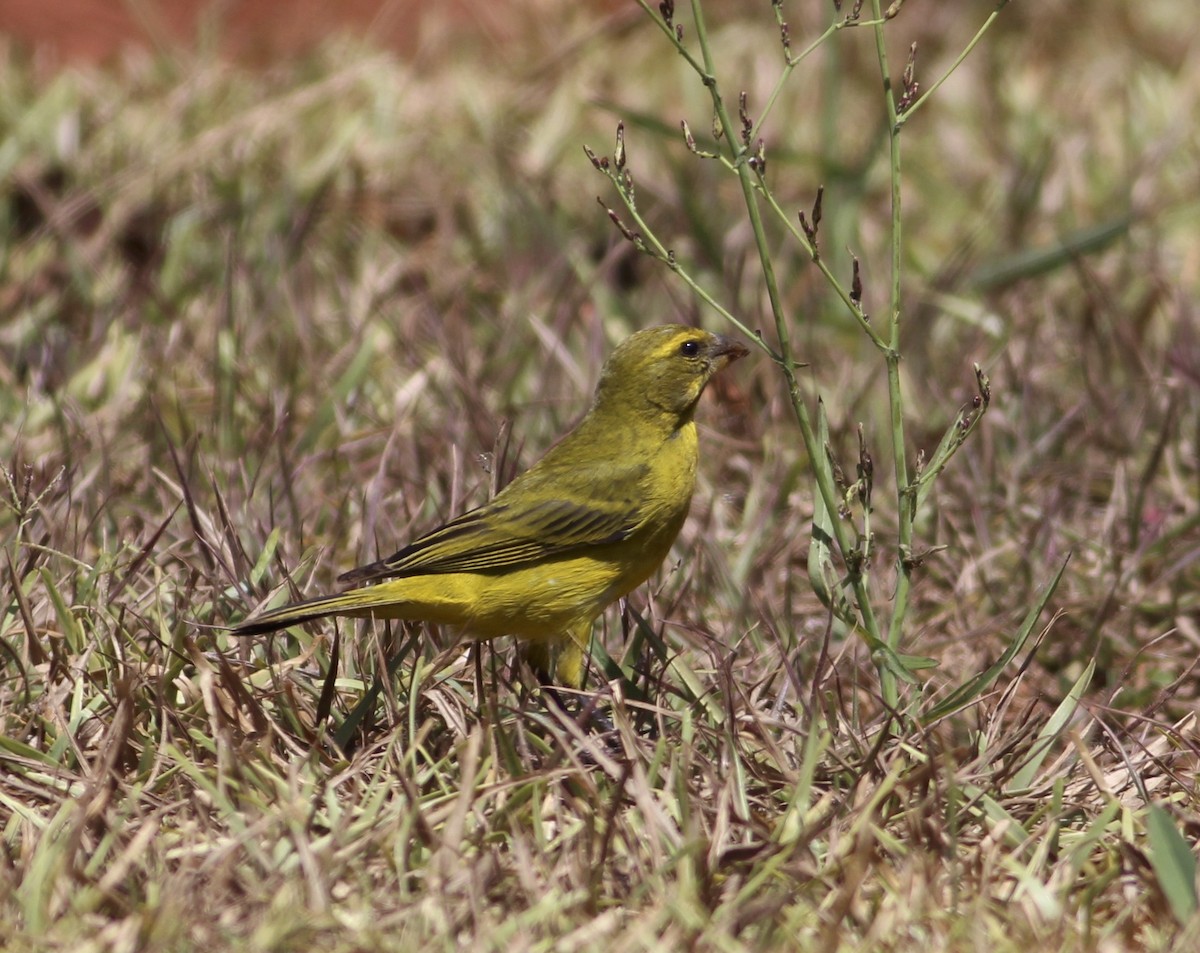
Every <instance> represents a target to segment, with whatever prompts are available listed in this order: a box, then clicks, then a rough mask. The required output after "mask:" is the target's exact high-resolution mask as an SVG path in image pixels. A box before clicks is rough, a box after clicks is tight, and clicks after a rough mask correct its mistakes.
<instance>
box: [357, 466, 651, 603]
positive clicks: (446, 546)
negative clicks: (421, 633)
mask: <svg viewBox="0 0 1200 953" xmlns="http://www.w3.org/2000/svg"><path fill="white" fill-rule="evenodd" d="M646 469H647V468H646V467H644V466H631V467H628V468H622V472H620V473H618V474H613V473H611V472H610V473H607V474H605V480H604V482H602V483H599V484H597V483H594V482H592V481H589V480H586V479H577V480H570V481H566V482H567V483H568V485H567V486H566V487H564V486H562V483H563V482H564V481H561V480H559V481H558V484H559V487H558V488H559V489H560V490H566V493H564V494H562V495H559V496H556V497H554V498H551V499H539V498H537V497H538V494H537V493H511V492H509V491H511V490H514V489H516V488H517V482H514V483H513V484H512V485H511V486H510V487H509V488H508V489H507V490H506V491H505V492H503V493H501V494H500V495H499V496H497V497H496V498H495V499H494V500H492V501H491V502H490V503H485V504H484V505H483V506H480V507H478V508H476V509H473V510H469V511H468V512H466V513H463V514H462V515H461V516H459V517H456V518H455V519H453V520H451V521H450V522H449V523H446V524H445V525H443V526H441V527H439V528H438V529H435V530H433V531H432V532H431V533H428V534H427V535H425V536H422V537H421V538H420V539H417V540H414V541H413V542H412V543H410V544H409V545H408V546H405V547H404V548H403V549H401V550H398V551H397V552H395V553H393V554H392V555H391V556H389V557H388V558H387V559H382V560H380V561H378V562H375V563H371V564H370V565H367V566H362V567H360V568H358V569H354V570H351V571H350V572H348V573H345V574H343V575H342V576H341V580H342V581H343V582H349V583H353V584H356V585H362V584H364V583H369V582H377V581H379V580H381V579H387V578H396V577H402V576H413V575H423V574H426V573H451V572H494V571H499V570H508V569H514V568H518V567H521V566H525V565H529V564H531V563H534V562H537V561H538V560H543V559H546V558H551V557H555V556H561V555H566V554H569V553H576V552H580V551H583V550H586V549H587V548H589V547H594V546H606V545H610V544H612V543H617V542H620V541H621V540H623V539H626V538H628V536H629V535H630V534H631V533H632V532H634V531H635V530H636V529H637V528H638V527H639V526H640V525H641V524H642V522H643V520H644V514H643V512H642V509H643V508H642V507H641V506H640V505H639V503H638V500H639V496H640V494H639V493H638V492H637V485H638V483H640V480H641V478H642V477H643V476H644V474H645V472H646ZM527 475H529V474H527ZM596 485H601V486H604V487H605V490H606V497H607V498H606V499H594V498H590V497H589V496H587V495H586V490H587V489H589V488H590V487H592V486H596ZM526 488H527V489H528V488H529V484H528V483H526ZM614 489H616V490H618V492H613V491H614ZM580 491H585V492H580ZM567 494H569V495H567Z"/></svg>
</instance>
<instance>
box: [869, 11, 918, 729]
mask: <svg viewBox="0 0 1200 953" xmlns="http://www.w3.org/2000/svg"><path fill="white" fill-rule="evenodd" d="M871 5H872V8H873V10H874V13H875V19H877V20H878V19H879V18H880V16H881V14H882V11H881V10H880V0H871ZM874 31H875V52H876V55H877V56H878V58H879V72H880V75H881V77H882V79H883V98H884V103H885V105H886V107H887V115H888V143H889V146H890V160H891V185H892V281H891V293H890V300H889V302H888V316H887V328H886V333H885V337H886V338H887V341H888V348H887V350H886V351H885V352H884V360H885V363H886V365H887V382H888V405H889V408H890V414H891V428H892V463H893V468H894V471H895V479H896V502H897V535H898V539H897V553H896V595H895V597H894V600H893V602H892V618H891V622H890V624H889V625H888V632H887V644H888V645H889V646H890V647H891V648H892V649H897V648H899V645H900V641H901V633H902V629H903V625H904V617H905V615H906V614H907V612H908V599H909V594H910V591H911V587H912V578H911V572H912V562H911V560H910V559H909V556H910V554H911V552H912V530H913V527H912V506H911V497H912V492H911V489H910V487H909V485H908V484H909V479H908V460H907V458H906V455H905V446H904V400H903V395H902V394H901V392H900V290H901V278H902V274H903V272H902V261H901V251H902V232H901V201H900V127H899V125H898V124H897V122H896V94H895V90H894V89H893V88H892V80H891V73H890V71H889V69H888V57H887V44H886V38H885V36H884V30H883V24H878V25H876V26H875V27H874ZM880 677H881V682H882V685H881V687H882V690H883V697H884V701H886V702H887V703H888V704H889V705H893V706H894V705H896V704H897V703H898V701H899V696H898V692H897V685H896V679H895V676H893V675H892V674H891V673H890V672H887V671H885V670H883V669H881V670H880Z"/></svg>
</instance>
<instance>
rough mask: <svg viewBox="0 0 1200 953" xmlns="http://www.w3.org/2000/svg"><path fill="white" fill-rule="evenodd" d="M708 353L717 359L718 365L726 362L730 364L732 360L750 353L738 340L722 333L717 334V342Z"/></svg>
mask: <svg viewBox="0 0 1200 953" xmlns="http://www.w3.org/2000/svg"><path fill="white" fill-rule="evenodd" d="M709 353H710V354H711V355H712V357H713V359H714V360H716V361H717V363H718V366H719V367H724V366H725V365H726V364H732V363H733V362H734V361H736V360H740V359H741V358H743V357H745V356H746V355H747V354H749V353H750V349H749V348H748V347H746V345H744V344H742V343H741V342H740V341H735V340H734V339H733V338H727V337H725V336H724V335H723V334H718V335H717V343H716V344H714V345H713V348H712V350H711V351H710V352H709Z"/></svg>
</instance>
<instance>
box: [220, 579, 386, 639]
mask: <svg viewBox="0 0 1200 953" xmlns="http://www.w3.org/2000/svg"><path fill="white" fill-rule="evenodd" d="M378 588H382V587H378ZM385 606H387V607H389V608H391V609H392V610H393V611H392V612H391V613H384V614H390V615H396V612H395V608H396V598H395V596H394V595H391V596H389V595H386V594H384V593H383V592H378V591H373V589H372V587H369V586H368V587H367V588H365V589H350V590H349V591H347V592H338V593H335V594H333V595H329V596H317V597H316V598H314V599H305V600H304V601H303V602H292V603H289V604H288V605H286V606H280V607H279V608H278V609H271V610H270V611H269V612H264V613H263V614H262V615H260V616H256V617H254V618H253V619H247V620H246V621H244V622H239V623H238V624H237V625H235V626H234V627H233V634H234V635H263V634H264V633H267V632H277V631H278V630H279V629H286V628H288V627H289V626H293V625H299V624H300V623H302V622H312V621H314V620H315V619H323V618H325V617H326V616H331V615H337V616H346V615H348V616H358V617H366V616H371V615H375V614H376V610H380V609H383V608H384V607H385Z"/></svg>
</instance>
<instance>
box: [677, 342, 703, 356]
mask: <svg viewBox="0 0 1200 953" xmlns="http://www.w3.org/2000/svg"><path fill="white" fill-rule="evenodd" d="M679 353H680V354H682V355H683V356H684V357H695V356H696V355H697V354H699V353H700V342H699V341H694V340H693V341H684V342H683V343H682V344H681V345H679Z"/></svg>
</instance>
